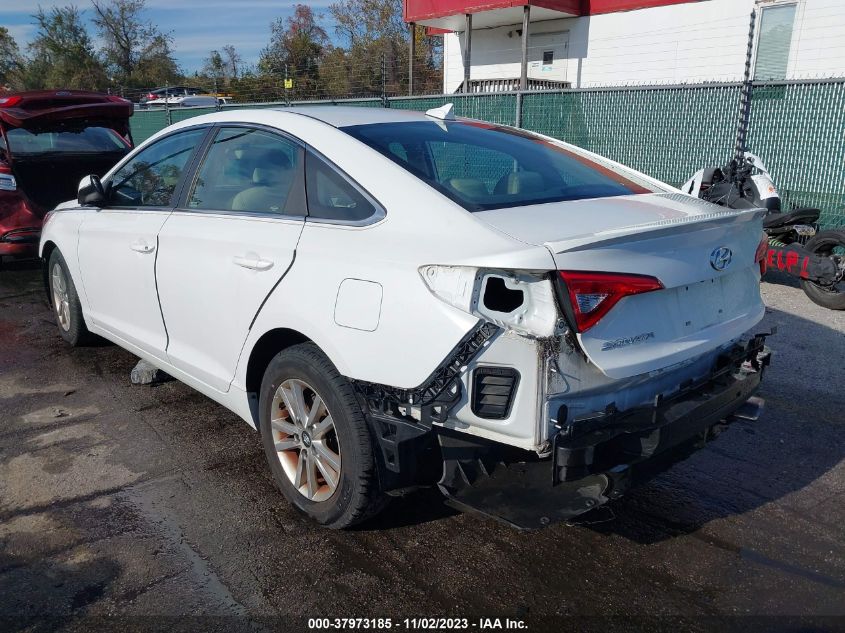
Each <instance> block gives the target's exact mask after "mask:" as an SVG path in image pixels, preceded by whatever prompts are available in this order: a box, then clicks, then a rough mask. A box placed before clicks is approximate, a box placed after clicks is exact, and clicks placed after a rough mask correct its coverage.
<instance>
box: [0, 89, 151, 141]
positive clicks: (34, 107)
mask: <svg viewBox="0 0 845 633" xmlns="http://www.w3.org/2000/svg"><path fill="white" fill-rule="evenodd" d="M5 101H6V103H7V105H4V104H0V123H3V124H4V125H5V126H6V127H22V128H37V127H49V126H51V125H54V124H74V125H104V126H107V127H110V128H112V129H115V130H117V131H118V132H119V133H121V134H124V135H125V134H126V133H127V132H128V128H129V117H131V116H132V114H133V113H134V112H135V107H134V106H133V105H132V102H130V101H127V100H126V99H121V98H120V97H115V96H111V95H105V94H101V93H97V92H87V91H82V90H59V91H53V90H40V91H33V92H21V93H17V94H12V95H8V96H7V97H6V98H5Z"/></svg>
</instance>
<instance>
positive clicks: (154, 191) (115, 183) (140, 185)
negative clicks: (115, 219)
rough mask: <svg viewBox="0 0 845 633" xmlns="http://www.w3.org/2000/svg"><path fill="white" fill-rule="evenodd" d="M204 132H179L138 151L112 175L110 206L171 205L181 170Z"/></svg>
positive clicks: (201, 130)
mask: <svg viewBox="0 0 845 633" xmlns="http://www.w3.org/2000/svg"><path fill="white" fill-rule="evenodd" d="M205 133H206V130H205V129H204V128H199V129H194V130H186V131H185V132H178V133H176V134H173V135H172V136H168V137H166V138H163V139H161V140H160V141H156V142H155V143H153V144H152V145H150V146H149V147H145V148H144V149H143V150H141V151H140V152H138V154H136V155H135V156H134V157H133V158H132V159H131V160H130V161H129V162H128V163H126V164H125V165H124V166H123V167H121V168H120V169H119V170H118V171H117V172H116V173H115V174H114V175H113V176H112V177H111V180H110V181H109V182H110V187H109V202H110V206H116V207H167V206H170V205H171V202H172V198H173V193H174V192H175V191H176V185H178V184H179V181H180V180H181V179H182V172H183V171H184V170H185V166H186V165H187V164H188V161H189V160H190V159H191V156H193V153H194V150H195V149H196V147H197V145H199V144H200V141H202V139H203V137H204V136H205Z"/></svg>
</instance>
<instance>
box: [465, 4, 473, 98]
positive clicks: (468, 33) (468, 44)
mask: <svg viewBox="0 0 845 633" xmlns="http://www.w3.org/2000/svg"><path fill="white" fill-rule="evenodd" d="M465 17H466V27H465V29H464V92H469V70H470V55H471V54H472V13H467V14H466V16H465Z"/></svg>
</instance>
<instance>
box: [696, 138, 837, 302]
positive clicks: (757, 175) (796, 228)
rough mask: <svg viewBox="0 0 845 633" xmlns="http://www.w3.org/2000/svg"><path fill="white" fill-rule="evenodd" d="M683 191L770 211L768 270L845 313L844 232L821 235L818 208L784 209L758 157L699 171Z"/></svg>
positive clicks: (766, 219)
mask: <svg viewBox="0 0 845 633" xmlns="http://www.w3.org/2000/svg"><path fill="white" fill-rule="evenodd" d="M681 190H682V191H683V192H684V193H688V194H690V195H693V196H696V197H698V198H701V199H702V200H707V201H708V202H712V203H714V204H718V205H720V206H723V207H729V208H732V209H751V208H763V209H766V210H767V213H766V216H765V217H764V218H763V230H765V232H766V234H767V235H768V238H769V245H768V249H767V252H766V257H765V259H764V265H765V269H766V270H769V269H777V270H779V271H781V272H784V273H787V274H789V275H792V276H795V277H798V278H799V279H800V283H801V288H802V289H803V290H804V293H805V294H806V295H807V296H808V297H809V298H810V300H811V301H813V302H814V303H816V304H818V305H820V306H823V307H825V308H829V309H831V310H845V229H841V228H838V229H832V230H826V231H819V224H818V220H819V215H820V213H821V212H820V211H819V209H812V208H796V209H793V210H791V211H782V210H781V200H780V194H779V193H778V190H777V187H775V184H774V182H772V179H771V176H770V175H769V170H768V169H766V166H765V165H764V164H763V162H762V161H761V160H760V159H759V158H758V157H757V156H755V155H754V154H752V153H750V152H745V153H743V154H742V158H741V159H734V160H732V161H731V162H730V164H729V165H727V166H726V167H721V168H720V167H709V168H705V169H700V170H698V171H697V172H696V173H695V175H694V176H693V177H692V178H690V179H689V180H688V181H687V182H686V183H684V185H683V186H682V187H681Z"/></svg>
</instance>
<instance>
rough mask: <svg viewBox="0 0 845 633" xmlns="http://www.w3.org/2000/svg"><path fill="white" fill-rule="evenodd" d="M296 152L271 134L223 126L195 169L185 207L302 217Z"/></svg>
mask: <svg viewBox="0 0 845 633" xmlns="http://www.w3.org/2000/svg"><path fill="white" fill-rule="evenodd" d="M302 154H303V150H302V149H301V148H300V147H299V146H298V145H297V144H296V143H294V142H292V141H289V140H288V139H285V138H282V137H281V136H279V135H277V134H271V133H270V132H265V131H263V130H257V129H253V128H244V127H230V128H223V129H221V130H220V131H219V132H218V133H217V136H216V137H215V139H214V142H213V143H212V144H211V147H210V148H209V150H208V153H207V154H206V156H205V158H204V159H203V162H202V165H201V166H200V168H199V170H198V173H197V177H196V180H195V181H194V184H193V187H192V189H191V193H190V195H189V196H188V208H192V209H204V210H209V211H240V212H245V213H268V214H280V213H286V214H292V215H305V196H304V193H303V191H302V189H303V177H302V161H303V158H302Z"/></svg>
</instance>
